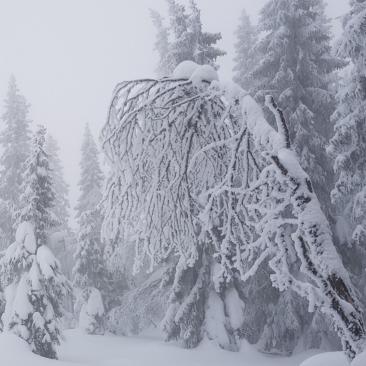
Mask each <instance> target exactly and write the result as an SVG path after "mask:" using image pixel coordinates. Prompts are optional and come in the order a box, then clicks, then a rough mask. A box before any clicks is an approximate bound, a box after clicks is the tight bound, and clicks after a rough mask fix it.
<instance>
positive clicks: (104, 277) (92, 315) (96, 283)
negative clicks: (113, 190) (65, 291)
mask: <svg viewBox="0 0 366 366" xmlns="http://www.w3.org/2000/svg"><path fill="white" fill-rule="evenodd" d="M100 217H101V216H100V213H99V212H98V211H97V210H96V209H95V210H91V211H86V212H84V213H83V214H82V215H81V216H80V218H79V224H80V228H79V236H78V242H77V249H76V253H75V255H74V260H75V266H74V268H73V278H74V286H75V287H76V288H77V289H79V290H80V291H81V293H80V298H79V299H78V301H79V302H80V303H81V310H80V316H79V325H80V327H81V328H83V329H84V330H85V331H87V332H88V333H91V334H97V333H103V329H104V325H103V320H104V319H103V315H104V304H103V299H102V295H104V296H103V297H104V298H106V297H107V295H108V294H109V292H108V290H109V287H110V283H109V281H108V280H109V278H108V272H107V270H106V266H105V262H104V256H103V248H102V243H101V239H100V230H101V219H100Z"/></svg>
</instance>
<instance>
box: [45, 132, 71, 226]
mask: <svg viewBox="0 0 366 366" xmlns="http://www.w3.org/2000/svg"><path fill="white" fill-rule="evenodd" d="M45 150H46V152H47V154H48V158H49V163H50V168H51V176H52V181H53V187H54V191H55V201H54V207H53V212H54V215H55V216H56V218H57V220H58V221H59V226H60V227H62V228H63V229H66V228H67V226H68V219H69V215H70V214H69V209H70V203H69V197H68V195H69V186H68V184H67V183H66V182H65V179H64V174H63V173H64V172H63V166H62V162H61V159H60V157H59V150H60V148H59V146H58V143H57V141H56V140H55V139H54V138H53V137H52V136H51V135H50V134H48V135H47V138H46V145H45Z"/></svg>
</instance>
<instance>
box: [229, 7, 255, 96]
mask: <svg viewBox="0 0 366 366" xmlns="http://www.w3.org/2000/svg"><path fill="white" fill-rule="evenodd" d="M235 34H236V37H237V41H236V43H235V58H234V62H235V66H234V69H233V71H234V81H235V82H236V83H238V84H239V85H240V86H241V87H242V88H243V89H244V90H248V91H249V90H253V82H254V80H253V77H252V75H251V73H252V71H253V70H254V68H255V67H256V66H257V65H258V61H259V58H258V54H257V53H256V50H255V47H256V44H257V41H258V33H257V30H256V27H255V26H253V25H252V23H251V21H250V18H249V16H248V14H247V13H246V11H245V10H243V12H242V14H241V16H240V23H239V26H238V28H237V30H236V32H235Z"/></svg>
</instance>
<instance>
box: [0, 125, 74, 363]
mask: <svg viewBox="0 0 366 366" xmlns="http://www.w3.org/2000/svg"><path fill="white" fill-rule="evenodd" d="M45 135H46V129H45V128H44V127H42V126H41V127H39V129H38V130H37V132H36V133H35V136H34V139H33V145H32V149H31V153H30V156H29V158H28V159H27V161H26V164H25V171H24V174H23V182H22V186H21V190H22V195H21V197H20V204H21V209H20V210H19V212H18V213H17V220H18V229H17V233H16V240H15V242H14V243H13V244H11V245H10V246H9V247H8V249H7V250H6V253H5V255H4V257H3V258H2V263H1V264H2V275H3V279H2V281H3V283H4V284H5V285H6V289H5V295H6V309H5V313H4V315H3V321H4V329H5V331H8V332H12V333H14V334H16V335H17V336H19V337H21V338H23V339H24V340H25V341H26V342H28V344H30V346H31V348H32V351H33V352H35V353H37V354H39V355H41V356H44V357H48V358H57V354H56V348H55V347H56V345H58V344H59V343H60V336H61V330H60V328H59V324H58V320H59V319H60V317H61V316H62V306H61V304H62V299H63V297H64V296H65V295H66V293H67V292H68V290H69V286H68V283H67V281H66V279H65V277H64V276H63V275H62V274H61V271H60V266H59V263H58V261H57V260H56V259H55V257H54V256H53V254H52V252H51V251H50V249H49V248H48V247H47V246H46V244H47V241H48V232H49V230H50V229H51V228H52V227H53V226H54V225H55V220H54V217H53V213H52V207H53V202H54V198H55V194H54V191H53V186H52V180H51V171H50V167H49V161H48V155H47V154H46V153H45V151H44V144H45Z"/></svg>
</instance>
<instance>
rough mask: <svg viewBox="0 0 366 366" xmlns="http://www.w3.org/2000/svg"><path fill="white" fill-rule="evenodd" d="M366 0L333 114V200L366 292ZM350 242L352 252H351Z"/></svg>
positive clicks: (348, 20) (348, 31) (354, 12)
mask: <svg viewBox="0 0 366 366" xmlns="http://www.w3.org/2000/svg"><path fill="white" fill-rule="evenodd" d="M365 29H366V2H364V1H356V0H353V1H351V9H350V11H349V13H348V14H347V15H346V16H345V18H344V23H343V35H342V37H341V39H340V40H339V42H338V47H337V50H338V54H339V55H340V56H341V57H344V58H346V59H348V60H350V69H349V70H348V71H349V72H348V73H346V74H345V77H344V79H343V80H342V81H341V83H340V86H339V91H338V94H337V99H338V106H337V109H336V111H335V113H334V115H333V120H334V122H335V128H334V136H333V137H332V139H331V140H330V144H329V146H328V153H329V155H330V156H331V157H332V158H333V159H334V164H333V169H334V172H335V174H336V181H335V184H334V186H333V189H332V191H331V200H332V203H333V204H334V205H335V208H336V210H337V213H338V215H339V216H338V225H337V226H338V227H339V229H340V230H337V233H338V236H339V240H340V241H341V242H343V243H345V244H348V246H347V245H345V246H342V247H343V248H345V250H344V251H343V252H344V257H345V258H346V259H347V262H348V267H349V269H350V270H351V271H352V272H353V274H354V275H355V276H354V278H355V280H356V281H357V282H358V283H359V289H360V290H361V292H362V293H363V294H364V296H365V289H364V279H365V274H364V273H365V271H364V268H365V261H366V253H365V250H366V140H365V136H366V118H365V116H366V67H365V61H366V43H365ZM349 246H351V247H352V255H349Z"/></svg>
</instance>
